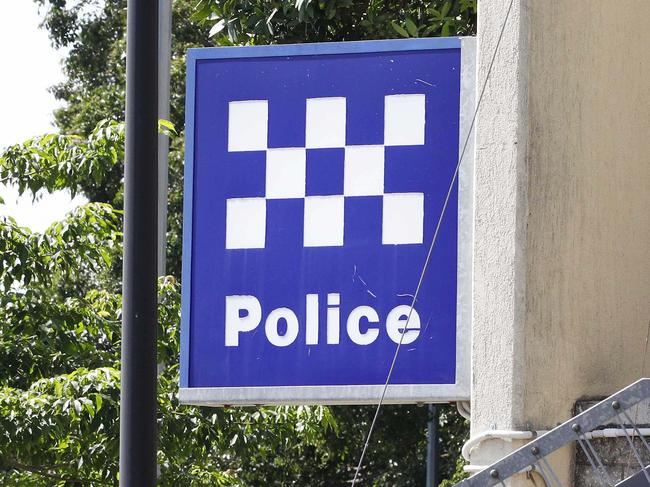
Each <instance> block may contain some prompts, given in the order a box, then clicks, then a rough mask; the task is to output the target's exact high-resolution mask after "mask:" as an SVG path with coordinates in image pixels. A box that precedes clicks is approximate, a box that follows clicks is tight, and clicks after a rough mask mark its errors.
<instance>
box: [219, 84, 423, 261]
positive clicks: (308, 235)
mask: <svg viewBox="0 0 650 487" xmlns="http://www.w3.org/2000/svg"><path fill="white" fill-rule="evenodd" d="M384 108H385V110H384V113H385V116H384V143H383V144H381V145H347V144H346V137H345V126H346V99H345V98H343V97H329V98H308V99H307V102H306V117H307V118H306V133H305V147H286V148H269V147H268V119H269V116H268V101H267V100H246V101H232V102H230V103H229V112H228V151H229V152H249V151H265V153H266V194H265V197H263V198H230V199H228V200H227V204H226V248H227V249H259V248H264V247H265V244H266V201H267V200H271V199H295V198H299V199H304V235H303V245H304V246H305V247H331V246H342V245H343V244H344V241H345V235H344V221H345V198H351V197H359V196H381V197H382V198H383V210H382V244H384V245H402V244H420V243H422V239H423V226H424V194H423V193H385V191H384V152H385V147H387V146H412V145H423V144H424V124H425V95H424V94H408V95H406V94H405V95H389V96H386V97H385V99H384ZM324 148H343V149H344V151H345V160H344V175H343V188H344V190H343V194H333V195H327V196H306V195H305V188H306V167H307V157H306V150H307V149H324Z"/></svg>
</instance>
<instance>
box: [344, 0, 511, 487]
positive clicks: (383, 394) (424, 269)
mask: <svg viewBox="0 0 650 487" xmlns="http://www.w3.org/2000/svg"><path fill="white" fill-rule="evenodd" d="M513 3H514V0H510V4H509V5H508V10H507V11H506V15H505V17H504V19H503V24H502V26H501V32H499V37H498V39H497V43H496V46H495V47H494V52H493V53H492V59H491V60H490V65H489V67H488V70H487V73H486V76H485V81H484V82H483V87H482V88H481V93H480V95H479V97H478V101H477V102H476V108H475V109H474V115H473V116H472V122H471V123H470V126H469V130H468V131H467V136H466V137H465V142H464V144H463V150H462V151H461V153H460V157H459V158H458V163H457V164H456V169H455V170H454V175H453V176H452V178H451V182H450V183H449V189H448V190H447V196H446V197H445V202H444V203H443V205H442V210H441V211H440V216H439V217H438V223H437V224H436V230H435V232H434V233H433V239H432V240H431V245H430V246H429V251H428V252H427V257H426V259H425V260H424V265H423V266H422V272H421V273H420V279H419V280H418V285H417V287H416V289H415V293H414V294H413V299H412V301H411V306H410V308H409V312H408V316H407V317H406V324H405V325H404V328H403V329H402V333H401V335H400V339H399V343H398V344H397V347H396V348H395V354H394V355H393V360H392V362H391V364H390V368H389V369H388V375H387V376H386V382H385V383H384V388H383V390H382V392H381V397H380V398H379V403H378V404H377V409H376V410H375V415H374V417H373V418H372V423H370V429H369V430H368V435H367V436H366V441H365V443H364V445H363V450H362V451H361V457H360V458H359V463H358V464H357V468H356V470H355V472H354V478H353V479H352V486H351V487H354V485H355V484H356V482H357V478H358V476H359V472H360V471H361V466H362V465H363V459H364V457H365V455H366V451H367V450H368V445H369V444H370V438H371V436H372V432H373V430H374V429H375V425H376V423H377V417H378V416H379V411H380V410H381V406H382V405H383V403H384V399H385V397H386V391H387V390H388V384H389V383H390V378H391V376H392V375H393V370H394V369H395V363H396V362H397V356H398V355H399V351H400V348H401V347H402V341H403V340H404V335H405V334H406V332H407V330H408V325H409V322H410V321H411V315H412V314H413V308H414V307H415V302H416V301H417V299H418V294H419V293H420V288H421V287H422V281H423V280H424V276H425V274H426V272H427V267H428V266H429V261H430V260H431V254H432V253H433V248H434V246H435V244H436V240H437V239H438V233H439V232H440V226H441V225H442V220H443V217H444V216H445V211H446V210H447V205H448V203H449V199H450V198H451V194H452V192H453V189H454V185H455V184H456V179H458V171H459V169H460V164H461V163H462V162H463V157H464V156H465V152H466V151H467V146H468V144H469V140H470V137H471V135H472V131H473V130H474V125H475V123H476V116H477V115H478V110H479V108H480V106H481V101H482V100H483V95H484V94H485V89H486V88H487V84H488V80H489V79H490V74H491V73H492V66H494V60H495V59H496V57H497V52H498V51H499V45H500V44H501V39H502V38H503V33H504V32H505V29H506V24H507V22H508V17H509V16H510V10H512V4H513Z"/></svg>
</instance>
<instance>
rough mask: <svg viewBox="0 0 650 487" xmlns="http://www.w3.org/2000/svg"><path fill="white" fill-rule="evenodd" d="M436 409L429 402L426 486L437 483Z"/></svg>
mask: <svg viewBox="0 0 650 487" xmlns="http://www.w3.org/2000/svg"><path fill="white" fill-rule="evenodd" d="M437 446H438V411H437V409H436V405H435V404H429V421H428V422H427V480H426V484H425V485H426V487H437V485H438V447H437Z"/></svg>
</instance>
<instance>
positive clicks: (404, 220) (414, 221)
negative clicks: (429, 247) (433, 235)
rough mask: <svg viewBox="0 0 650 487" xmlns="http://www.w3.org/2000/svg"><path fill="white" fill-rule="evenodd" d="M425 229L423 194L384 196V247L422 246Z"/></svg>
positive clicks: (382, 238) (382, 237) (392, 194)
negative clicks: (401, 245)
mask: <svg viewBox="0 0 650 487" xmlns="http://www.w3.org/2000/svg"><path fill="white" fill-rule="evenodd" d="M423 227H424V194H423V193H391V194H385V195H384V209H383V216H382V235H381V241H382V243H383V244H384V245H399V244H421V243H422V235H423Z"/></svg>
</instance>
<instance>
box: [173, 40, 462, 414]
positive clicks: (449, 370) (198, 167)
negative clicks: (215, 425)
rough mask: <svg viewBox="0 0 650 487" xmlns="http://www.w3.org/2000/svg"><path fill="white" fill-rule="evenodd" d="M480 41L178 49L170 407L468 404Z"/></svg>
mask: <svg viewBox="0 0 650 487" xmlns="http://www.w3.org/2000/svg"><path fill="white" fill-rule="evenodd" d="M472 41H473V40H472V39H459V38H450V39H418V40H405V41H372V42H358V43H341V44H340V43H331V44H316V45H309V44H305V45H295V46H273V47H271V46H264V47H244V48H214V49H193V50H190V51H189V55H188V71H187V80H188V94H187V123H186V134H187V140H186V154H187V156H186V158H187V161H186V169H185V171H186V172H185V209H184V242H183V304H182V331H181V342H182V344H181V391H180V397H181V401H183V402H187V403H193V404H214V405H220V404H263V403H267V404H268V403H330V404H331V403H368V402H375V401H377V400H378V398H379V396H380V395H381V390H382V388H383V385H384V383H385V381H386V375H387V373H388V369H389V367H390V363H391V360H392V357H393V354H394V352H395V347H396V346H397V344H398V343H399V342H400V337H401V334H402V333H404V337H403V339H402V349H401V352H400V356H399V358H398V360H397V364H396V366H395V369H394V372H393V375H392V378H391V386H390V387H389V389H388V392H387V396H386V401H387V402H426V401H429V402H431V401H446V400H460V399H467V398H468V396H469V364H468V362H469V350H468V345H469V316H470V311H469V307H470V303H469V298H470V272H471V214H472V212H471V200H472V195H471V179H472V160H471V157H469V156H470V155H471V153H472V148H471V147H470V148H469V150H468V151H466V156H467V157H466V160H464V162H463V164H462V166H461V171H460V175H459V180H458V183H457V184H456V186H455V187H454V192H453V194H452V198H451V201H450V203H449V206H448V208H447V212H446V214H445V218H444V220H443V225H442V227H441V230H440V234H439V237H438V241H437V243H436V246H435V248H434V250H433V254H432V256H431V261H430V264H429V270H428V272H427V274H426V276H425V279H424V281H423V283H422V287H421V290H420V294H419V297H418V300H417V302H416V303H415V307H414V310H413V313H412V316H411V320H410V322H409V325H408V329H404V326H405V322H406V318H407V315H408V313H409V308H410V305H411V301H412V297H413V293H414V291H415V289H416V286H417V283H418V279H419V277H420V272H421V269H422V266H423V264H424V261H425V258H426V255H427V252H428V249H429V245H430V243H431V239H432V237H433V232H434V230H435V226H436V223H437V220H438V218H439V216H440V212H441V210H442V205H443V202H444V199H445V196H446V194H447V190H448V188H449V185H450V183H451V181H452V179H453V175H454V171H455V169H456V164H457V161H458V158H459V152H460V151H459V148H460V147H461V144H462V143H463V142H464V140H465V138H466V136H467V126H468V125H469V122H470V121H471V117H472V110H473V105H474V99H473V95H474V83H473V81H474V67H473V66H474V64H473V63H474V50H473V42H472Z"/></svg>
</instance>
